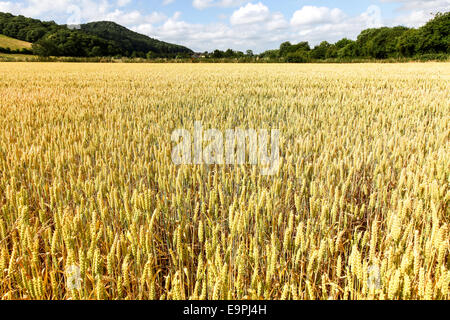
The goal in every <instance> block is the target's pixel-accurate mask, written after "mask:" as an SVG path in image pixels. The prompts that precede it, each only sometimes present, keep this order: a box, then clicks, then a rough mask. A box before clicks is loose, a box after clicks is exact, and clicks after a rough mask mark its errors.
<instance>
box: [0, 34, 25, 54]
mask: <svg viewBox="0 0 450 320" xmlns="http://www.w3.org/2000/svg"><path fill="white" fill-rule="evenodd" d="M0 48H10V49H11V50H18V49H31V43H30V42H26V41H22V40H17V39H14V38H10V37H7V36H5V35H3V34H0Z"/></svg>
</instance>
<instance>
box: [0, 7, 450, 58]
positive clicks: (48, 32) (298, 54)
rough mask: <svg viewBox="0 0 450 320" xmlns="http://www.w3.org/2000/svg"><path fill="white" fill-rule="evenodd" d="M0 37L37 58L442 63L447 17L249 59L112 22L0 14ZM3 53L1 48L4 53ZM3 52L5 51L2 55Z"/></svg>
mask: <svg viewBox="0 0 450 320" xmlns="http://www.w3.org/2000/svg"><path fill="white" fill-rule="evenodd" d="M0 33H1V34H4V35H6V36H9V37H12V38H16V39H20V40H24V41H28V42H32V43H33V49H32V52H33V53H34V54H36V55H39V56H41V57H50V56H56V57H58V56H59V57H64V56H65V57H129V58H143V59H151V60H155V59H192V60H200V61H201V60H205V61H211V62H215V61H221V62H226V61H238V62H252V61H263V62H264V61H266V62H294V63H299V62H314V61H333V60H337V61H351V60H355V59H398V58H429V59H442V58H443V59H447V58H448V55H449V53H450V12H447V13H438V14H436V16H435V17H434V18H433V19H432V20H430V21H429V22H428V23H427V24H425V25H424V26H422V27H420V28H417V29H416V28H407V27H403V26H397V27H392V28H390V27H382V28H371V29H366V30H364V31H362V32H361V33H360V34H359V36H358V37H357V39H356V40H350V39H347V38H344V39H342V40H339V41H337V42H336V43H333V44H332V43H329V42H327V41H323V42H321V43H320V44H319V45H316V46H314V47H311V46H310V44H309V43H308V42H304V41H302V42H299V43H297V44H292V43H290V42H284V43H282V44H281V45H280V47H279V49H276V50H268V51H265V52H263V53H261V54H259V55H255V54H254V53H253V52H252V51H251V50H247V51H246V52H245V53H244V52H242V51H235V50H232V49H228V50H226V51H221V50H215V51H213V52H204V53H196V54H194V52H193V51H192V50H190V49H188V48H186V47H183V46H179V45H174V44H170V43H166V42H163V41H159V40H155V39H152V38H150V37H147V36H145V35H142V34H139V33H136V32H133V31H131V30H128V29H127V28H125V27H122V26H120V25H118V24H116V23H114V22H92V23H88V24H83V25H81V26H79V28H78V29H73V28H70V26H67V25H58V24H56V23H55V22H53V21H49V22H43V21H40V20H37V19H31V18H26V17H23V16H13V15H11V14H9V13H0ZM0 50H1V49H0ZM5 50H6V51H7V49H3V51H4V52H5ZM7 53H9V52H7Z"/></svg>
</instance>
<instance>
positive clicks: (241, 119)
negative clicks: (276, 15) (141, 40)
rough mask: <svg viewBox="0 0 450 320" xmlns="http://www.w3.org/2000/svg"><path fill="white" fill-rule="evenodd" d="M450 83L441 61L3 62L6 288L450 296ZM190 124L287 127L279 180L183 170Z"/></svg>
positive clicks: (69, 295) (167, 294)
mask: <svg viewBox="0 0 450 320" xmlns="http://www.w3.org/2000/svg"><path fill="white" fill-rule="evenodd" d="M449 83H450V64H448V63H426V64H420V63H412V64H361V65H358V64H351V65H343V64H342V65H329V64H320V65H314V64H308V65H287V64H284V65H276V64H274V65H257V64H253V65H245V64H242V65H236V64H222V65H221V64H215V65H208V64H200V65H199V64H165V65H164V64H69V63H66V64H63V63H54V64H51V63H49V64H45V63H3V64H0V97H1V99H0V212H1V213H0V298H1V299H177V300H180V299H254V300H257V299H275V300H278V299H308V300H310V299H323V300H327V299H395V300H396V299H439V300H447V299H449V298H450V293H449V284H450V258H449V257H450V256H449V246H450V245H449V234H450V230H449V223H450V209H449V201H450V188H449V182H450V169H449V168H450V139H449V137H450V104H449V101H450V93H449V92H450V91H449ZM195 120H200V121H202V123H203V126H204V127H205V128H218V129H219V130H225V129H227V128H237V127H242V128H262V129H270V128H278V129H279V130H280V132H281V136H280V155H281V159H282V161H281V165H280V168H279V171H278V173H277V174H275V175H273V176H264V175H261V174H260V173H259V169H258V167H256V166H252V165H240V166H231V165H175V164H174V163H173V162H172V160H171V152H172V148H173V146H174V143H173V142H172V141H171V133H172V131H173V130H175V129H177V128H185V129H186V130H192V128H193V126H194V121H195ZM73 274H77V276H75V277H74V275H73ZM71 281H72V282H74V283H71Z"/></svg>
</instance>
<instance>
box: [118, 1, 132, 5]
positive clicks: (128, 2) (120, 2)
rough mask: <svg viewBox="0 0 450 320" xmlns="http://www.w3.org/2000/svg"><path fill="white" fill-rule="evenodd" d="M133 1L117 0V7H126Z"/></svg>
mask: <svg viewBox="0 0 450 320" xmlns="http://www.w3.org/2000/svg"><path fill="white" fill-rule="evenodd" d="M130 2H131V0H117V6H118V7H125V6H127V5H129V4H130Z"/></svg>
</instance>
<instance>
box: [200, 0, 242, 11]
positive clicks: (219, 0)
mask: <svg viewBox="0 0 450 320" xmlns="http://www.w3.org/2000/svg"><path fill="white" fill-rule="evenodd" d="M246 2H249V1H248V0H194V1H192V5H193V6H194V8H196V9H199V10H203V9H206V8H210V7H222V8H230V7H237V6H239V5H241V4H243V3H246Z"/></svg>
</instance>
